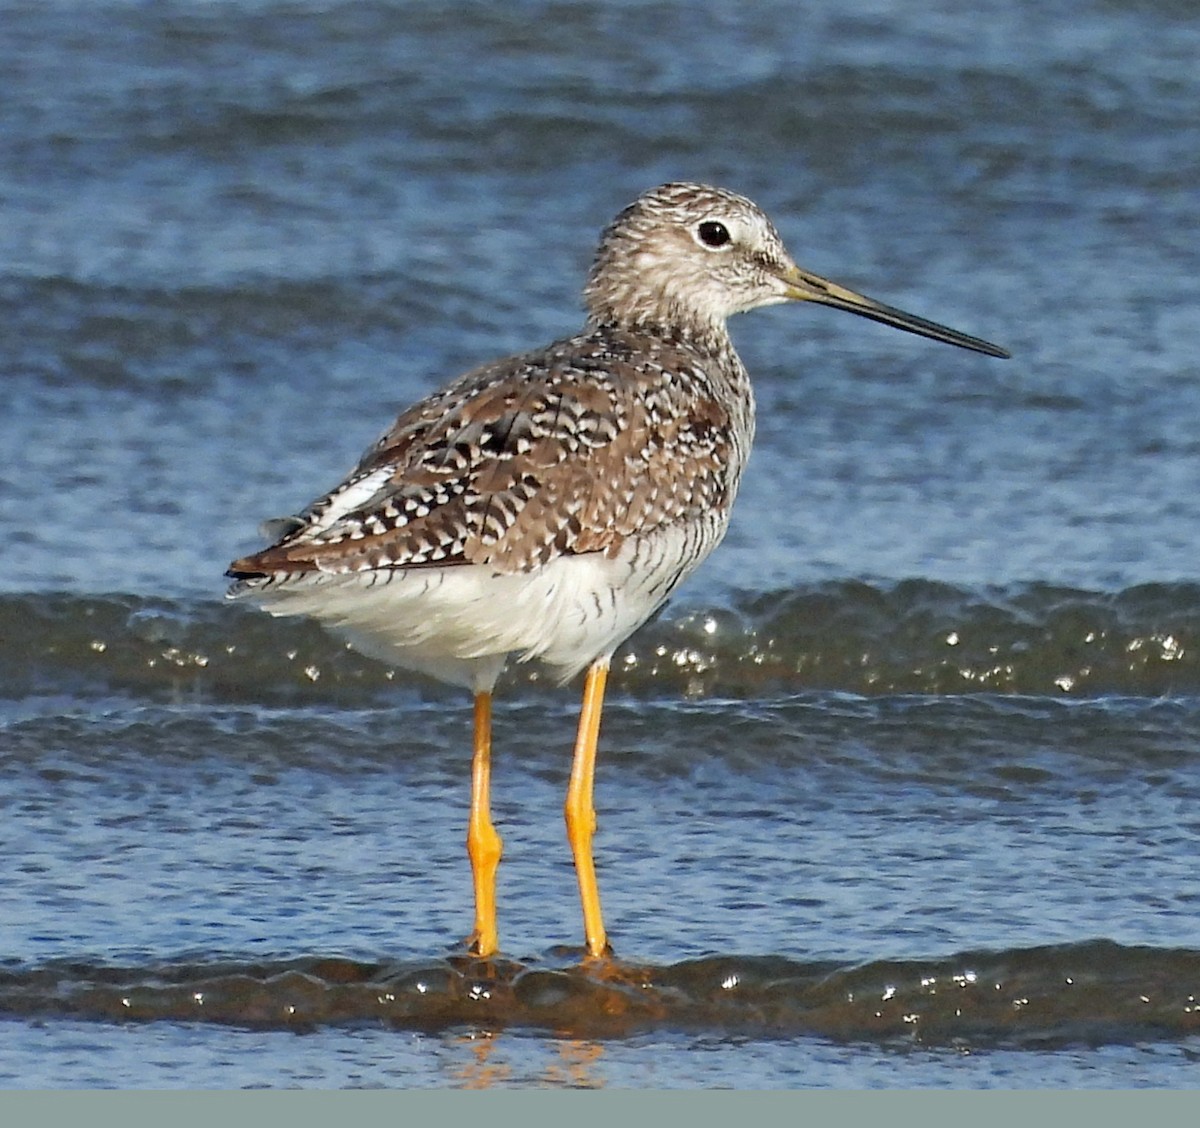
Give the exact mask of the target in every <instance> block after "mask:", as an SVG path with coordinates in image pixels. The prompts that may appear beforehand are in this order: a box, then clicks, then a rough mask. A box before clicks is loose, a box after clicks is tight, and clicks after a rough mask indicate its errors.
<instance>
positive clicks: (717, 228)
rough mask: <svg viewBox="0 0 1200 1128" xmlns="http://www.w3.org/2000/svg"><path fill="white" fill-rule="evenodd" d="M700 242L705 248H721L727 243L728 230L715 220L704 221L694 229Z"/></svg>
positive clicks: (728, 237)
mask: <svg viewBox="0 0 1200 1128" xmlns="http://www.w3.org/2000/svg"><path fill="white" fill-rule="evenodd" d="M696 234H697V235H698V236H699V237H700V242H701V243H703V244H704V245H705V246H706V247H723V246H725V244H726V243H728V242H729V239H730V235H729V228H728V227H726V226H725V224H723V223H718V222H717V221H716V220H715V219H706V220H705V221H704V222H703V223H702V224H700V226H699V227H697V228H696Z"/></svg>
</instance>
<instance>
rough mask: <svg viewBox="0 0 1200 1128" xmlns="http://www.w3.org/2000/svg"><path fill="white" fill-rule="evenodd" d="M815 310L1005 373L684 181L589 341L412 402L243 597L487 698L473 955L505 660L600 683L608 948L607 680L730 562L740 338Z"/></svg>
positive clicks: (622, 267)
mask: <svg viewBox="0 0 1200 1128" xmlns="http://www.w3.org/2000/svg"><path fill="white" fill-rule="evenodd" d="M790 301H800V302H816V303H818V304H821V305H827V306H833V307H834V308H835V309H843V310H847V311H849V312H850V313H855V314H859V315H860V316H862V317H867V318H871V319H873V320H875V321H881V322H883V323H885V324H887V325H893V326H895V327H896V328H899V329H905V330H907V331H909V332H911V333H917V334H920V335H921V336H924V337H930V338H932V339H934V340H937V341H944V342H946V343H948V344H951V345H958V346H960V347H961V348H965V349H972V350H974V351H976V352H980V353H986V354H987V355H989V356H996V357H1003V356H1007V355H1008V354H1007V353H1006V352H1005V351H1004V350H1003V349H1001V348H998V347H997V346H996V345H992V344H989V343H988V342H987V341H983V340H980V339H979V338H977V337H970V336H967V335H966V334H963V333H959V332H956V331H955V330H953V329H948V328H946V327H945V326H944V325H938V324H936V323H935V322H932V321H926V320H924V319H923V318H920V317H914V316H912V315H911V314H907V313H903V312H901V311H900V310H898V309H893V308H892V307H890V306H886V305H882V304H881V303H879V302H876V301H873V300H872V299H870V298H867V297H864V296H863V295H861V294H857V293H855V292H854V291H852V290H848V289H846V288H845V287H843V286H839V285H838V284H837V283H835V282H831V281H829V280H828V279H825V278H821V277H819V276H817V275H815V274H812V273H810V272H809V271H807V270H803V269H801V268H800V267H799V266H797V265H796V264H795V262H794V261H793V260H792V258H791V256H790V255H789V254H788V252H787V250H786V248H785V247H784V244H783V241H782V239H781V238H780V237H779V234H778V233H777V231H776V230H775V228H774V226H773V225H772V224H771V221H770V220H769V219H768V218H767V217H766V215H764V214H763V212H762V211H761V210H760V209H759V208H758V207H757V206H756V205H755V204H754V203H752V202H751V201H750V200H748V199H746V198H745V197H744V196H740V195H737V194H736V193H734V192H729V191H726V190H724V189H720V188H712V187H708V186H706V185H703V184H686V183H674V184H664V185H662V186H660V187H658V188H654V189H652V190H650V191H648V192H645V193H644V194H643V195H641V196H639V197H638V198H637V199H636V200H634V202H633V203H632V204H630V205H629V206H628V207H627V208H625V209H624V210H623V211H622V212H621V213H620V214H619V215H617V217H616V218H615V219H614V220H613V222H612V223H611V224H610V225H609V226H608V227H607V228H606V229H605V231H604V232H603V234H602V236H601V238H600V245H599V248H598V250H597V252H596V256H595V260H594V262H593V264H592V268H591V272H590V274H589V276H588V279H587V284H586V286H585V288H584V302H585V305H586V309H587V320H586V323H585V325H584V327H583V330H582V331H581V332H580V333H579V335H578V336H574V337H568V338H566V339H564V340H560V341H555V342H554V343H553V344H550V345H547V346H545V347H544V348H541V349H538V350H535V351H533V352H527V353H523V354H521V355H519V356H513V357H508V358H507V359H503V360H496V361H493V362H491V363H490V364H485V365H483V366H482V367H479V368H476V369H474V370H473V371H471V372H468V373H466V374H465V375H463V376H460V377H459V378H458V379H457V380H455V381H453V382H452V383H450V384H448V385H447V386H446V387H445V388H443V389H442V390H441V391H439V392H435V393H434V394H433V395H431V396H429V397H428V398H426V399H424V400H422V401H421V402H419V403H417V404H415V405H414V406H413V407H410V408H409V409H408V410H407V411H405V412H404V413H403V414H402V415H400V417H399V418H398V419H397V420H396V421H395V423H393V424H392V426H391V427H390V429H389V430H388V431H387V432H386V433H385V434H384V435H383V437H382V438H381V439H379V441H378V442H377V443H376V444H375V445H374V446H373V447H371V448H370V449H369V450H368V451H367V453H366V454H365V455H364V457H363V458H362V460H361V462H360V463H359V465H358V467H357V468H356V469H355V470H354V471H353V472H352V473H351V474H350V476H349V477H347V478H346V479H345V481H343V482H342V483H341V484H340V485H338V486H336V487H335V488H334V489H333V490H332V491H331V492H329V493H327V494H325V495H324V496H323V497H321V498H319V499H318V500H317V501H314V502H313V503H312V504H311V505H309V506H308V508H307V509H305V510H304V511H303V512H301V513H300V514H299V515H298V516H296V517H290V518H284V519H282V520H281V521H276V522H271V523H268V526H267V527H266V533H265V535H267V536H269V537H272V538H277V539H276V543H274V544H273V545H272V546H271V547H270V548H266V549H264V550H262V551H261V552H257V553H254V554H253V555H251V556H246V557H243V558H242V559H240V560H237V561H235V562H234V563H233V564H232V565H231V566H230V569H229V572H228V575H229V576H230V577H232V579H233V580H234V583H233V585H232V587H231V588H230V589H229V596H230V597H231V598H244V599H249V600H252V601H254V602H256V603H258V604H260V605H261V606H262V607H264V608H265V609H266V610H267V611H269V612H271V613H272V614H274V615H309V616H312V617H313V618H315V619H318V620H319V621H321V622H322V623H324V624H325V625H326V626H327V627H328V628H330V629H331V630H333V631H334V632H335V633H337V634H338V635H340V636H341V637H343V638H345V639H346V640H348V641H349V642H350V643H351V644H352V645H353V646H354V647H355V648H356V649H358V650H360V651H361V652H362V653H364V654H367V655H370V656H373V657H375V658H378V659H380V660H382V661H384V662H386V663H388V664H390V665H392V666H398V667H402V668H405V669H411V670H417V671H421V672H423V673H425V674H428V675H432V676H433V677H434V678H437V679H440V680H442V681H445V682H449V683H452V684H454V685H459V686H462V687H464V688H466V689H468V690H470V691H471V692H472V693H473V694H474V702H475V709H474V751H473V758H472V770H471V806H470V817H469V820H468V826H467V852H468V855H469V858H470V862H471V870H472V877H473V881H474V893H475V926H474V930H473V931H472V933H471V935H470V936H469V937H468V939H467V947H468V950H469V951H470V952H472V953H474V954H476V955H478V956H484V957H486V956H490V955H492V954H493V953H495V952H496V951H497V950H498V935H497V928H496V868H497V865H498V864H499V861H500V854H501V839H500V835H499V834H498V833H497V832H496V829H495V826H494V825H493V823H492V818H491V810H490V808H491V801H490V790H491V783H490V780H491V716H492V691H493V689H494V687H495V684H496V679H497V678H498V676H499V674H500V672H501V670H502V669H503V668H504V665H505V663H506V661H507V660H508V659H509V658H513V659H515V660H516V661H520V662H525V661H537V662H540V663H541V664H542V666H544V667H545V668H546V669H547V671H548V672H549V674H550V675H551V676H552V677H554V678H556V679H557V680H558V681H559V682H560V683H565V682H567V681H568V680H570V679H571V678H572V677H574V676H575V675H576V674H578V673H580V672H581V671H584V670H586V677H585V680H584V687H583V705H582V709H581V713H580V720H579V728H578V734H577V737H576V741H575V752H574V760H573V763H572V767H571V775H570V782H569V785H568V788H567V797H566V803H565V806H564V812H565V815H566V823H567V837H568V840H569V842H570V846H571V850H572V853H573V855H574V861H575V870H576V874H577V877H578V881H579V894H580V900H581V903H582V908H583V923H584V938H585V943H586V951H587V954H588V956H590V957H601V956H603V955H604V954H605V953H606V952H608V951H609V950H610V949H609V947H608V942H607V936H606V933H605V929H604V921H603V917H602V914H601V908H600V896H599V892H598V889H597V885H596V872H595V864H594V861H593V857H592V838H593V834H594V832H595V826H596V815H595V809H594V805H593V776H594V768H595V759H596V740H597V736H598V733H599V728H600V712H601V705H602V702H603V698H604V688H605V682H606V679H607V675H608V669H609V661H610V659H611V658H612V655H613V652H614V651H615V650H616V648H617V647H618V646H619V645H620V644H621V643H622V642H623V641H624V640H625V639H627V638H628V637H629V636H630V635H631V634H633V632H634V631H635V630H637V628H638V627H639V626H641V625H642V624H643V623H644V622H646V620H647V619H649V618H650V617H651V616H652V615H653V614H654V613H655V611H657V610H658V609H659V608H660V607H661V606H662V605H663V603H664V602H665V601H666V599H667V598H668V597H669V596H670V595H671V593H672V592H673V591H674V590H675V589H676V588H677V587H678V586H679V584H680V583H682V582H683V580H685V579H686V578H687V577H688V576H689V575H690V574H691V573H692V572H693V571H694V570H695V568H696V566H697V565H698V564H699V563H700V562H701V561H702V560H703V559H704V558H705V557H706V556H708V554H709V553H710V552H712V550H713V549H714V548H715V547H716V546H717V544H718V542H719V541H720V540H721V538H722V536H723V535H724V533H725V529H726V527H727V526H728V524H729V515H730V511H731V508H732V506H733V500H734V496H735V495H736V493H737V489H738V483H739V481H740V480H741V476H742V470H743V468H744V467H745V465H746V459H747V457H748V455H749V453H750V444H751V440H752V438H753V434H754V396H753V392H752V391H751V387H750V380H749V377H748V375H747V373H746V369H745V367H744V366H743V365H742V362H741V360H740V359H739V358H738V355H737V353H736V352H735V351H734V347H733V342H732V341H731V340H730V338H729V334H728V332H727V330H726V319H727V318H728V317H729V316H730V315H732V314H735V313H740V312H743V311H746V310H751V309H755V308H757V307H758V306H767V305H774V304H776V303H782V302H790Z"/></svg>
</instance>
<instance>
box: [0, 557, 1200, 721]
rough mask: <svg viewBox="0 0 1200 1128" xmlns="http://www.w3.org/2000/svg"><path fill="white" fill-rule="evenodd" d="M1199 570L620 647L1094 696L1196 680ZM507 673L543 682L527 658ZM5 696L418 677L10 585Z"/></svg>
mask: <svg viewBox="0 0 1200 1128" xmlns="http://www.w3.org/2000/svg"><path fill="white" fill-rule="evenodd" d="M1198 643H1200V585H1197V584H1154V585H1145V586H1141V587H1135V588H1129V589H1126V590H1124V591H1120V592H1115V593H1104V592H1092V591H1081V590H1076V589H1069V588H1060V587H1053V586H1049V585H1043V584H1030V585H1023V586H1019V587H1010V588H1002V589H967V588H959V587H954V586H951V585H946V584H939V583H932V582H927V581H919V580H913V581H905V582H901V583H896V584H891V585H885V584H870V583H865V582H858V581H843V582H839V583H825V584H814V585H810V586H805V587H800V588H796V589H792V590H788V591H781V592H774V593H755V594H747V593H743V594H739V595H734V596H731V597H730V598H729V599H728V600H726V601H724V602H722V603H721V604H718V605H712V606H708V607H696V606H690V607H688V606H683V607H680V608H678V609H668V611H667V612H666V613H665V614H663V615H662V616H661V617H660V618H659V619H657V620H656V621H654V622H652V623H650V624H648V625H647V626H646V627H644V628H643V629H642V630H641V631H639V632H638V633H637V634H636V635H635V636H634V637H633V638H632V639H631V640H629V642H627V643H626V644H625V645H624V646H623V647H622V648H621V649H620V650H619V651H618V653H617V655H616V658H615V660H614V685H615V687H616V688H618V689H619V690H620V691H623V692H627V693H632V694H635V695H644V696H653V695H656V694H664V695H672V696H678V695H688V696H692V697H705V696H723V697H736V698H754V697H763V696H770V695H778V694H783V693H801V692H806V691H815V690H819V691H834V692H845V693H853V694H863V695H877V694H896V693H905V694H907V693H917V694H959V693H980V692H983V693H1000V694H1029V695H1048V696H1054V697H1072V696H1075V697H1087V696H1095V695H1102V694H1118V695H1129V696H1162V695H1172V694H1179V695H1189V694H1194V693H1196V692H1197V691H1198V690H1200V657H1198V653H1197V644H1198ZM507 676H508V678H509V684H510V686H511V685H516V686H524V687H528V688H530V689H532V688H534V687H537V686H538V685H540V684H541V682H540V679H539V674H538V671H537V670H536V668H535V667H530V666H523V665H519V664H517V665H514V666H513V667H511V668H510V672H509V674H508V675H507ZM0 679H2V681H0V684H3V686H4V687H5V695H6V696H8V697H10V698H16V697H21V696H27V695H34V694H60V693H67V694H72V693H74V694H82V695H84V696H94V695H97V694H111V693H113V692H119V693H131V694H136V695H141V696H146V697H149V698H151V699H155V700H164V699H177V698H178V697H179V696H180V695H188V696H191V697H193V698H200V699H205V700H232V701H246V700H272V701H296V700H311V701H329V700H337V701H347V702H351V703H362V702H364V701H371V700H374V699H377V698H379V696H380V695H381V694H386V693H387V692H389V691H390V689H391V688H392V687H394V686H395V685H396V684H397V683H399V684H415V683H416V682H419V681H420V679H415V678H414V677H413V676H412V675H409V674H405V673H402V672H397V671H392V670H389V669H387V668H386V667H384V666H382V665H380V664H378V663H375V662H373V661H370V660H368V659H366V658H363V657H361V656H360V655H358V654H356V653H355V652H354V651H352V650H350V649H349V648H348V647H346V646H345V645H344V644H342V643H340V642H338V641H337V640H336V639H334V638H332V637H331V636H329V635H327V634H326V633H325V632H324V631H322V630H321V629H320V628H319V627H318V626H316V625H315V624H313V623H311V622H307V621H300V620H294V621H293V620H273V619H271V618H269V617H268V616H266V615H262V614H260V613H258V612H256V611H253V610H250V609H246V608H242V607H237V606H230V605H227V604H224V603H222V602H219V601H217V600H167V599H150V598H145V597H139V596H132V595H108V596H105V595H100V596H78V595H68V594H48V595H47V594H34V593H28V594H9V595H5V596H0Z"/></svg>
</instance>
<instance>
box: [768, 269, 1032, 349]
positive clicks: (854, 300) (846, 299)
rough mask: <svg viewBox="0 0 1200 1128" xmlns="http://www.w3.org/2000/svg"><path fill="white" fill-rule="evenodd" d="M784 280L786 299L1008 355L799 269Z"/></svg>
mask: <svg viewBox="0 0 1200 1128" xmlns="http://www.w3.org/2000/svg"><path fill="white" fill-rule="evenodd" d="M783 278H784V281H785V282H786V283H787V284H788V290H787V296H788V297H789V298H792V299H793V300H795V301H798V302H819V303H820V304H821V305H827V306H833V308H834V309H844V310H846V311H847V312H849V313H856V314H858V316H859V317H869V318H870V319H871V320H872V321H880V322H882V323H883V324H884V325H892V326H894V327H895V328H897V329H904V330H905V331H906V332H909V333H916V334H917V335H918V336H921V337H929V338H931V339H932V340H935V341H944V342H945V343H946V344H948V345H957V346H958V347H959V348H960V349H971V350H972V351H974V352H978V353H985V354H986V355H987V356H998V357H1008V356H1010V355H1011V354H1010V353H1009V352H1008V350H1007V349H1002V348H1001V347H1000V346H999V345H993V344H992V343H991V342H990V341H984V340H982V339H980V338H979V337H971V336H968V335H967V334H966V333H960V332H958V330H956V329H950V328H948V327H947V326H945V325H939V324H938V323H937V322H936V321H926V320H925V318H923V317H916V316H914V315H913V314H911V313H905V312H904V311H903V310H901V309H895V308H894V307H892V306H888V305H884V304H883V303H882V302H877V301H874V300H873V299H872V298H867V297H864V296H863V295H862V294H856V293H855V292H854V291H853V290H847V289H846V288H845V286H839V285H838V284H837V283H836V282H830V281H829V279H828V278H821V277H819V276H818V275H816V274H809V273H808V272H807V271H805V270H800V269H799V268H798V267H797V268H793V269H791V270H789V271H787V273H786V274H784V276H783Z"/></svg>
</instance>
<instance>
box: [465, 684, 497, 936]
mask: <svg viewBox="0 0 1200 1128" xmlns="http://www.w3.org/2000/svg"><path fill="white" fill-rule="evenodd" d="M491 787H492V695H491V693H477V694H476V695H475V753H474V756H473V757H472V759H471V818H470V821H469V822H468V823H467V854H468V855H469V856H470V858H471V876H472V878H473V880H474V882H475V931H474V932H472V933H471V935H470V936H469V937H468V938H467V947H468V948H469V949H470V950H471V951H472V952H474V953H475V954H476V955H478V956H490V955H492V954H493V953H494V952H495V951H496V949H497V947H498V946H499V940H498V936H497V933H496V867H497V866H498V865H499V864H500V852H501V847H502V845H503V843H502V842H501V841H500V835H499V834H497V833H496V828H495V827H494V826H493V825H492V812H491Z"/></svg>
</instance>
